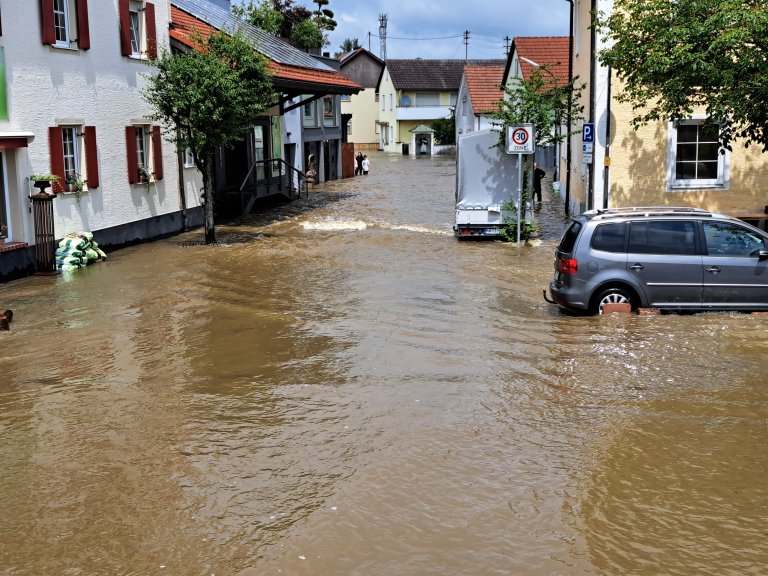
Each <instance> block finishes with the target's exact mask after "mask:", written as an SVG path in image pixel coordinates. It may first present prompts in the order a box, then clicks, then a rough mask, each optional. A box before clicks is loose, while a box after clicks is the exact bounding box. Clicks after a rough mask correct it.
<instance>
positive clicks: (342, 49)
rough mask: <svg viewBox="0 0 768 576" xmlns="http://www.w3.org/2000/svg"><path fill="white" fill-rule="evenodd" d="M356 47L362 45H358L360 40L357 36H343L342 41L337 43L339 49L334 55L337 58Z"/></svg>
mask: <svg viewBox="0 0 768 576" xmlns="http://www.w3.org/2000/svg"><path fill="white" fill-rule="evenodd" d="M358 48H362V46H360V40H358V39H357V38H345V39H344V42H342V43H341V44H340V45H339V51H338V52H336V54H335V55H334V56H335V57H336V58H338V57H339V56H341V55H342V54H349V53H350V52H354V51H355V50H357V49H358Z"/></svg>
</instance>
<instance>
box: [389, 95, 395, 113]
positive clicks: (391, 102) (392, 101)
mask: <svg viewBox="0 0 768 576" xmlns="http://www.w3.org/2000/svg"><path fill="white" fill-rule="evenodd" d="M394 106H395V97H394V95H393V94H390V95H389V110H390V111H392V110H394V109H395V108H394Z"/></svg>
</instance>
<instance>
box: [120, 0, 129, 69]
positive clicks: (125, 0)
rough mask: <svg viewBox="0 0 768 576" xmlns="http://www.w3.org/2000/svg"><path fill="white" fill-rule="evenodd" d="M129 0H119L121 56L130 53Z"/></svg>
mask: <svg viewBox="0 0 768 576" xmlns="http://www.w3.org/2000/svg"><path fill="white" fill-rule="evenodd" d="M130 8H131V7H130V4H129V0H120V3H119V6H118V9H119V10H120V48H121V50H122V52H123V56H130V55H131V52H132V50H131V10H130Z"/></svg>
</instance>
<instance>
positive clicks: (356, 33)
mask: <svg viewBox="0 0 768 576" xmlns="http://www.w3.org/2000/svg"><path fill="white" fill-rule="evenodd" d="M232 1H233V3H235V2H241V1H242V0H232ZM294 1H295V3H296V4H298V5H304V6H306V7H308V8H309V9H315V8H316V5H315V4H313V3H312V2H310V1H309V0H294ZM327 8H329V9H330V10H333V12H334V19H335V20H336V22H337V23H338V26H337V27H336V30H334V31H333V32H331V33H330V34H329V39H330V42H331V43H330V45H329V46H328V47H326V48H325V50H326V51H328V52H330V53H331V54H335V53H336V52H338V50H339V46H340V45H341V43H342V42H343V41H344V40H345V39H347V38H357V39H358V40H359V41H360V44H361V46H363V47H364V48H370V50H371V51H372V52H373V53H374V54H376V55H378V56H381V54H380V40H379V15H381V14H386V15H387V20H388V21H387V57H388V58H417V57H421V58H464V55H465V53H466V54H467V56H468V57H469V58H504V57H505V44H506V42H505V37H509V38H513V37H515V36H566V35H567V34H568V19H569V3H568V2H567V1H565V0H482V1H479V0H475V1H474V2H472V3H467V2H463V1H453V2H446V1H442V2H439V1H436V0H366V1H364V2H361V1H360V0H331V1H330V3H329V4H328V6H327ZM465 30H468V31H469V44H468V45H467V46H465V44H464V39H463V33H464V31H465Z"/></svg>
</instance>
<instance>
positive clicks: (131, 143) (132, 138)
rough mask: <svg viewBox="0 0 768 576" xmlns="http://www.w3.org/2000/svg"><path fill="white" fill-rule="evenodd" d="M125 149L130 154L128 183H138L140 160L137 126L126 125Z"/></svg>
mask: <svg viewBox="0 0 768 576" xmlns="http://www.w3.org/2000/svg"><path fill="white" fill-rule="evenodd" d="M125 151H126V154H128V183H129V184H137V183H138V181H139V162H138V160H137V159H136V154H137V152H138V151H137V150H136V128H134V127H133V126H126V127H125Z"/></svg>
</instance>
